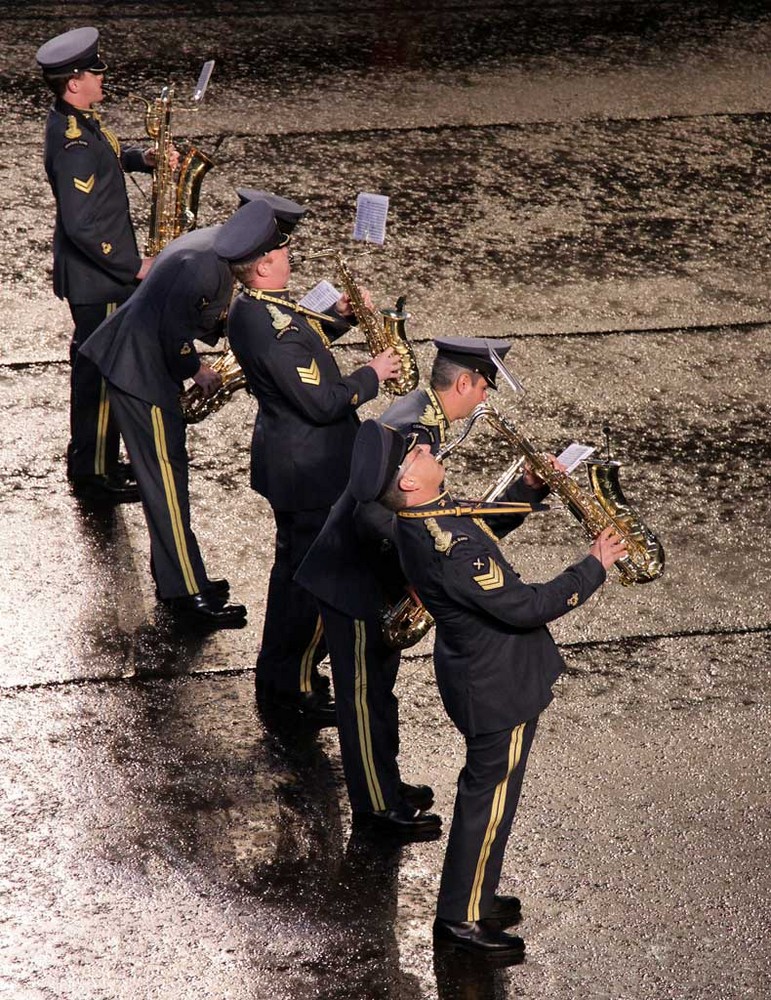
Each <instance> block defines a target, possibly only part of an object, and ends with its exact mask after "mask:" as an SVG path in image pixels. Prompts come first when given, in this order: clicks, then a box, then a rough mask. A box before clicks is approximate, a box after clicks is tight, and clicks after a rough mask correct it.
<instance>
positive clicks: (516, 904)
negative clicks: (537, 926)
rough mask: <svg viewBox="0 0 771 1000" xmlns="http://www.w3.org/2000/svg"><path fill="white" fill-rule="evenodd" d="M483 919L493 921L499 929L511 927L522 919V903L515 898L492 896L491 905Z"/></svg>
mask: <svg viewBox="0 0 771 1000" xmlns="http://www.w3.org/2000/svg"><path fill="white" fill-rule="evenodd" d="M485 919H487V920H494V921H495V922H496V923H497V924H498V926H499V927H511V926H512V925H513V924H518V923H519V922H520V920H521V919H522V903H520V901H519V900H518V899H517V897H516V896H498V895H495V896H493V905H492V907H491V908H490V912H489V913H487V914H485Z"/></svg>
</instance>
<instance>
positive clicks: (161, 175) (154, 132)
mask: <svg viewBox="0 0 771 1000" xmlns="http://www.w3.org/2000/svg"><path fill="white" fill-rule="evenodd" d="M173 91H174V88H173V87H171V86H167V87H164V88H163V89H162V90H161V94H160V97H158V98H156V99H155V101H152V102H151V101H147V100H145V99H144V98H140V100H142V101H144V104H145V105H146V108H147V110H146V112H145V130H146V131H147V134H148V135H149V136H150V138H151V139H152V140H153V150H154V153H155V168H154V170H153V190H152V195H151V204H150V227H149V232H148V236H147V242H146V243H145V254H146V255H147V256H148V257H154V256H155V255H156V254H159V253H160V252H161V250H163V248H164V247H165V246H166V244H167V243H170V242H171V241H172V240H173V239H175V238H176V237H177V236H181V235H182V234H183V233H187V232H189V231H190V230H191V229H194V228H195V224H196V218H197V215H198V200H199V197H200V193H201V184H202V183H203V178H204V175H205V174H206V173H207V171H208V170H210V169H211V167H212V166H213V163H212V161H211V160H210V159H209V157H208V156H207V155H206V154H205V153H202V152H201V151H200V150H198V149H196V148H195V146H192V145H190V146H188V148H187V150H186V152H185V154H184V156H183V157H182V160H181V162H180V164H179V167H178V172H177V179H176V181H175V180H174V171H173V170H172V169H171V163H170V161H169V154H170V151H171V149H172V135H171V108H172V96H173Z"/></svg>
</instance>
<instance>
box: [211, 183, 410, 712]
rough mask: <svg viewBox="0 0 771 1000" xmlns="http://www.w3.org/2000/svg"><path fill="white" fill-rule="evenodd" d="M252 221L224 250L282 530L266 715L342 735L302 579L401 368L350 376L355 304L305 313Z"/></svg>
mask: <svg viewBox="0 0 771 1000" xmlns="http://www.w3.org/2000/svg"><path fill="white" fill-rule="evenodd" d="M252 204H260V202H253V203H252ZM248 207H249V206H246V208H248ZM245 210H246V209H245V208H244V209H241V210H240V211H239V212H237V213H236V215H235V216H234V217H233V218H232V219H231V220H230V221H229V222H228V223H226V224H225V226H223V229H222V233H221V235H220V237H219V239H218V240H217V243H216V245H215V248H216V250H217V252H218V253H220V254H221V256H222V257H223V259H225V260H228V261H229V262H230V263H231V266H232V270H233V273H234V275H235V277H236V278H237V280H238V281H240V282H241V283H242V285H243V286H244V291H243V292H242V293H241V294H240V295H239V296H238V297H237V298H236V300H235V302H234V303H233V306H232V308H231V311H230V316H229V320H228V330H229V336H230V345H231V347H232V349H233V352H234V353H235V355H236V357H237V358H238V361H239V363H240V365H241V367H242V368H243V370H244V373H245V375H246V378H247V381H248V383H249V387H250V389H251V391H252V393H253V394H254V395H255V396H256V397H257V399H258V401H259V404H260V409H259V413H258V415H257V419H256V421H255V426H254V433H253V436H252V461H251V485H252V488H253V489H254V490H256V491H257V492H258V493H260V494H261V495H262V496H264V497H265V498H266V499H267V500H268V502H269V503H270V505H271V507H272V508H273V512H274V516H275V520H276V552H275V561H274V565H273V569H272V570H271V577H270V585H269V589H268V601H267V607H266V612H265V627H264V630H263V636H262V645H261V649H260V653H259V656H258V658H257V678H256V683H257V693H258V696H259V697H260V698H261V700H263V702H264V703H278V704H280V705H281V706H286V707H289V708H291V709H294V710H299V711H300V712H301V713H302V714H303V715H304V716H305V717H306V718H307V719H309V720H311V721H313V722H315V723H318V724H323V725H334V724H335V714H334V706H333V705H332V703H331V701H330V699H329V694H328V691H327V690H326V689H325V688H324V687H323V685H322V684H320V682H319V680H318V679H317V676H318V675H317V674H316V673H315V669H314V668H315V666H316V664H318V662H320V660H321V659H322V657H323V655H324V652H325V649H324V646H323V643H322V628H321V621H320V619H319V613H318V607H317V605H316V602H315V600H314V598H313V597H312V596H311V595H310V594H308V592H307V591H305V590H304V589H303V588H302V587H300V586H299V585H298V584H296V583H294V581H293V579H292V578H293V576H294V574H295V571H296V570H297V567H298V566H299V564H300V562H301V560H302V558H303V556H304V555H305V553H306V552H307V550H308V547H309V546H310V544H311V543H312V542H313V540H314V538H315V537H316V535H317V534H318V532H319V530H320V529H321V527H322V525H323V524H324V521H325V520H326V517H327V514H328V513H329V509H330V507H331V506H332V504H333V503H334V501H335V500H336V499H337V498H338V496H339V495H340V494H341V493H342V491H343V489H344V487H345V484H346V482H347V479H348V464H349V461H350V454H351V449H352V447H353V441H354V438H355V436H356V431H357V429H358V427H359V419H358V416H357V415H356V410H357V408H358V407H359V406H361V404H362V403H365V402H366V401H367V400H370V399H372V398H374V397H375V396H376V395H377V393H378V390H379V387H380V383H381V382H382V381H383V380H384V379H387V378H391V377H393V376H394V375H395V374H396V373H397V372H398V369H399V364H398V359H397V358H396V355H395V352H393V351H392V350H387V351H383V352H382V353H381V354H379V355H378V356H377V357H375V358H373V359H372V361H370V362H369V363H368V364H366V365H364V366H362V367H361V368H359V369H357V370H356V371H354V372H352V373H351V374H350V375H347V376H343V375H341V373H340V370H339V368H338V367H337V363H336V361H335V359H334V357H333V354H332V352H331V350H330V344H331V342H332V341H334V340H336V339H337V338H338V337H340V336H341V335H342V334H343V333H345V332H346V331H347V330H348V329H349V328H350V326H351V322H352V321H353V320H354V317H353V311H352V309H351V305H350V302H349V301H348V298H347V296H345V295H344V296H343V297H342V298H341V299H340V300H339V301H338V302H337V303H336V304H335V305H334V306H333V307H331V308H330V310H329V311H328V312H327V313H316V312H313V311H312V310H309V309H305V308H303V307H302V306H300V305H298V303H297V302H295V301H294V300H293V299H292V298H291V297H290V295H289V293H288V291H287V287H286V286H287V283H288V281H289V277H290V273H291V267H290V263H289V252H288V248H287V246H286V245H284V246H281V247H278V248H275V249H269V248H266V247H265V246H263V245H261V244H258V243H256V242H255V240H254V238H253V234H252V233H251V232H250V231H249V230H248V229H247V228H246V227H244V226H242V225H241V224H240V221H239V217H240V216H241V214H242V213H243V212H244V211H245Z"/></svg>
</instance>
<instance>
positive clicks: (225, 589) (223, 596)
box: [155, 580, 230, 604]
mask: <svg viewBox="0 0 771 1000" xmlns="http://www.w3.org/2000/svg"><path fill="white" fill-rule="evenodd" d="M203 592H204V594H206V596H207V597H210V598H212V599H213V602H214V603H216V602H217V601H219V602H220V604H224V603H225V602H226V601H227V599H228V597H229V596H230V584H229V583H228V581H227V580H207V582H206V583H205V584H204V586H203ZM155 599H156V601H163V603H164V604H169V603H170V602H171V601H173V600H175V599H176V598H173V597H161V592H160V590H158V584H157V583H156V585H155Z"/></svg>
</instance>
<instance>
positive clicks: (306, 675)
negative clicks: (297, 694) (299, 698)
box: [300, 615, 324, 693]
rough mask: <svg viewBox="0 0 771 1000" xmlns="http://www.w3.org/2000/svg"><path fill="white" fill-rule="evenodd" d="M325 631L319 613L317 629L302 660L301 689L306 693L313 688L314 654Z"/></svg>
mask: <svg viewBox="0 0 771 1000" xmlns="http://www.w3.org/2000/svg"><path fill="white" fill-rule="evenodd" d="M323 632H324V626H323V625H322V623H321V615H319V617H318V618H317V619H316V629H315V631H314V633H313V638H312V639H311V641H310V644H309V645H308V648H307V649H306V650H305V652H304V653H303V655H302V659H301V660H300V690H301V691H305V692H306V693H307V692H308V691H312V690H313V683H312V681H311V675H312V673H313V656H314V654H315V652H316V647H317V646H318V644H319V643H320V642H321V636H322V634H323Z"/></svg>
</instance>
